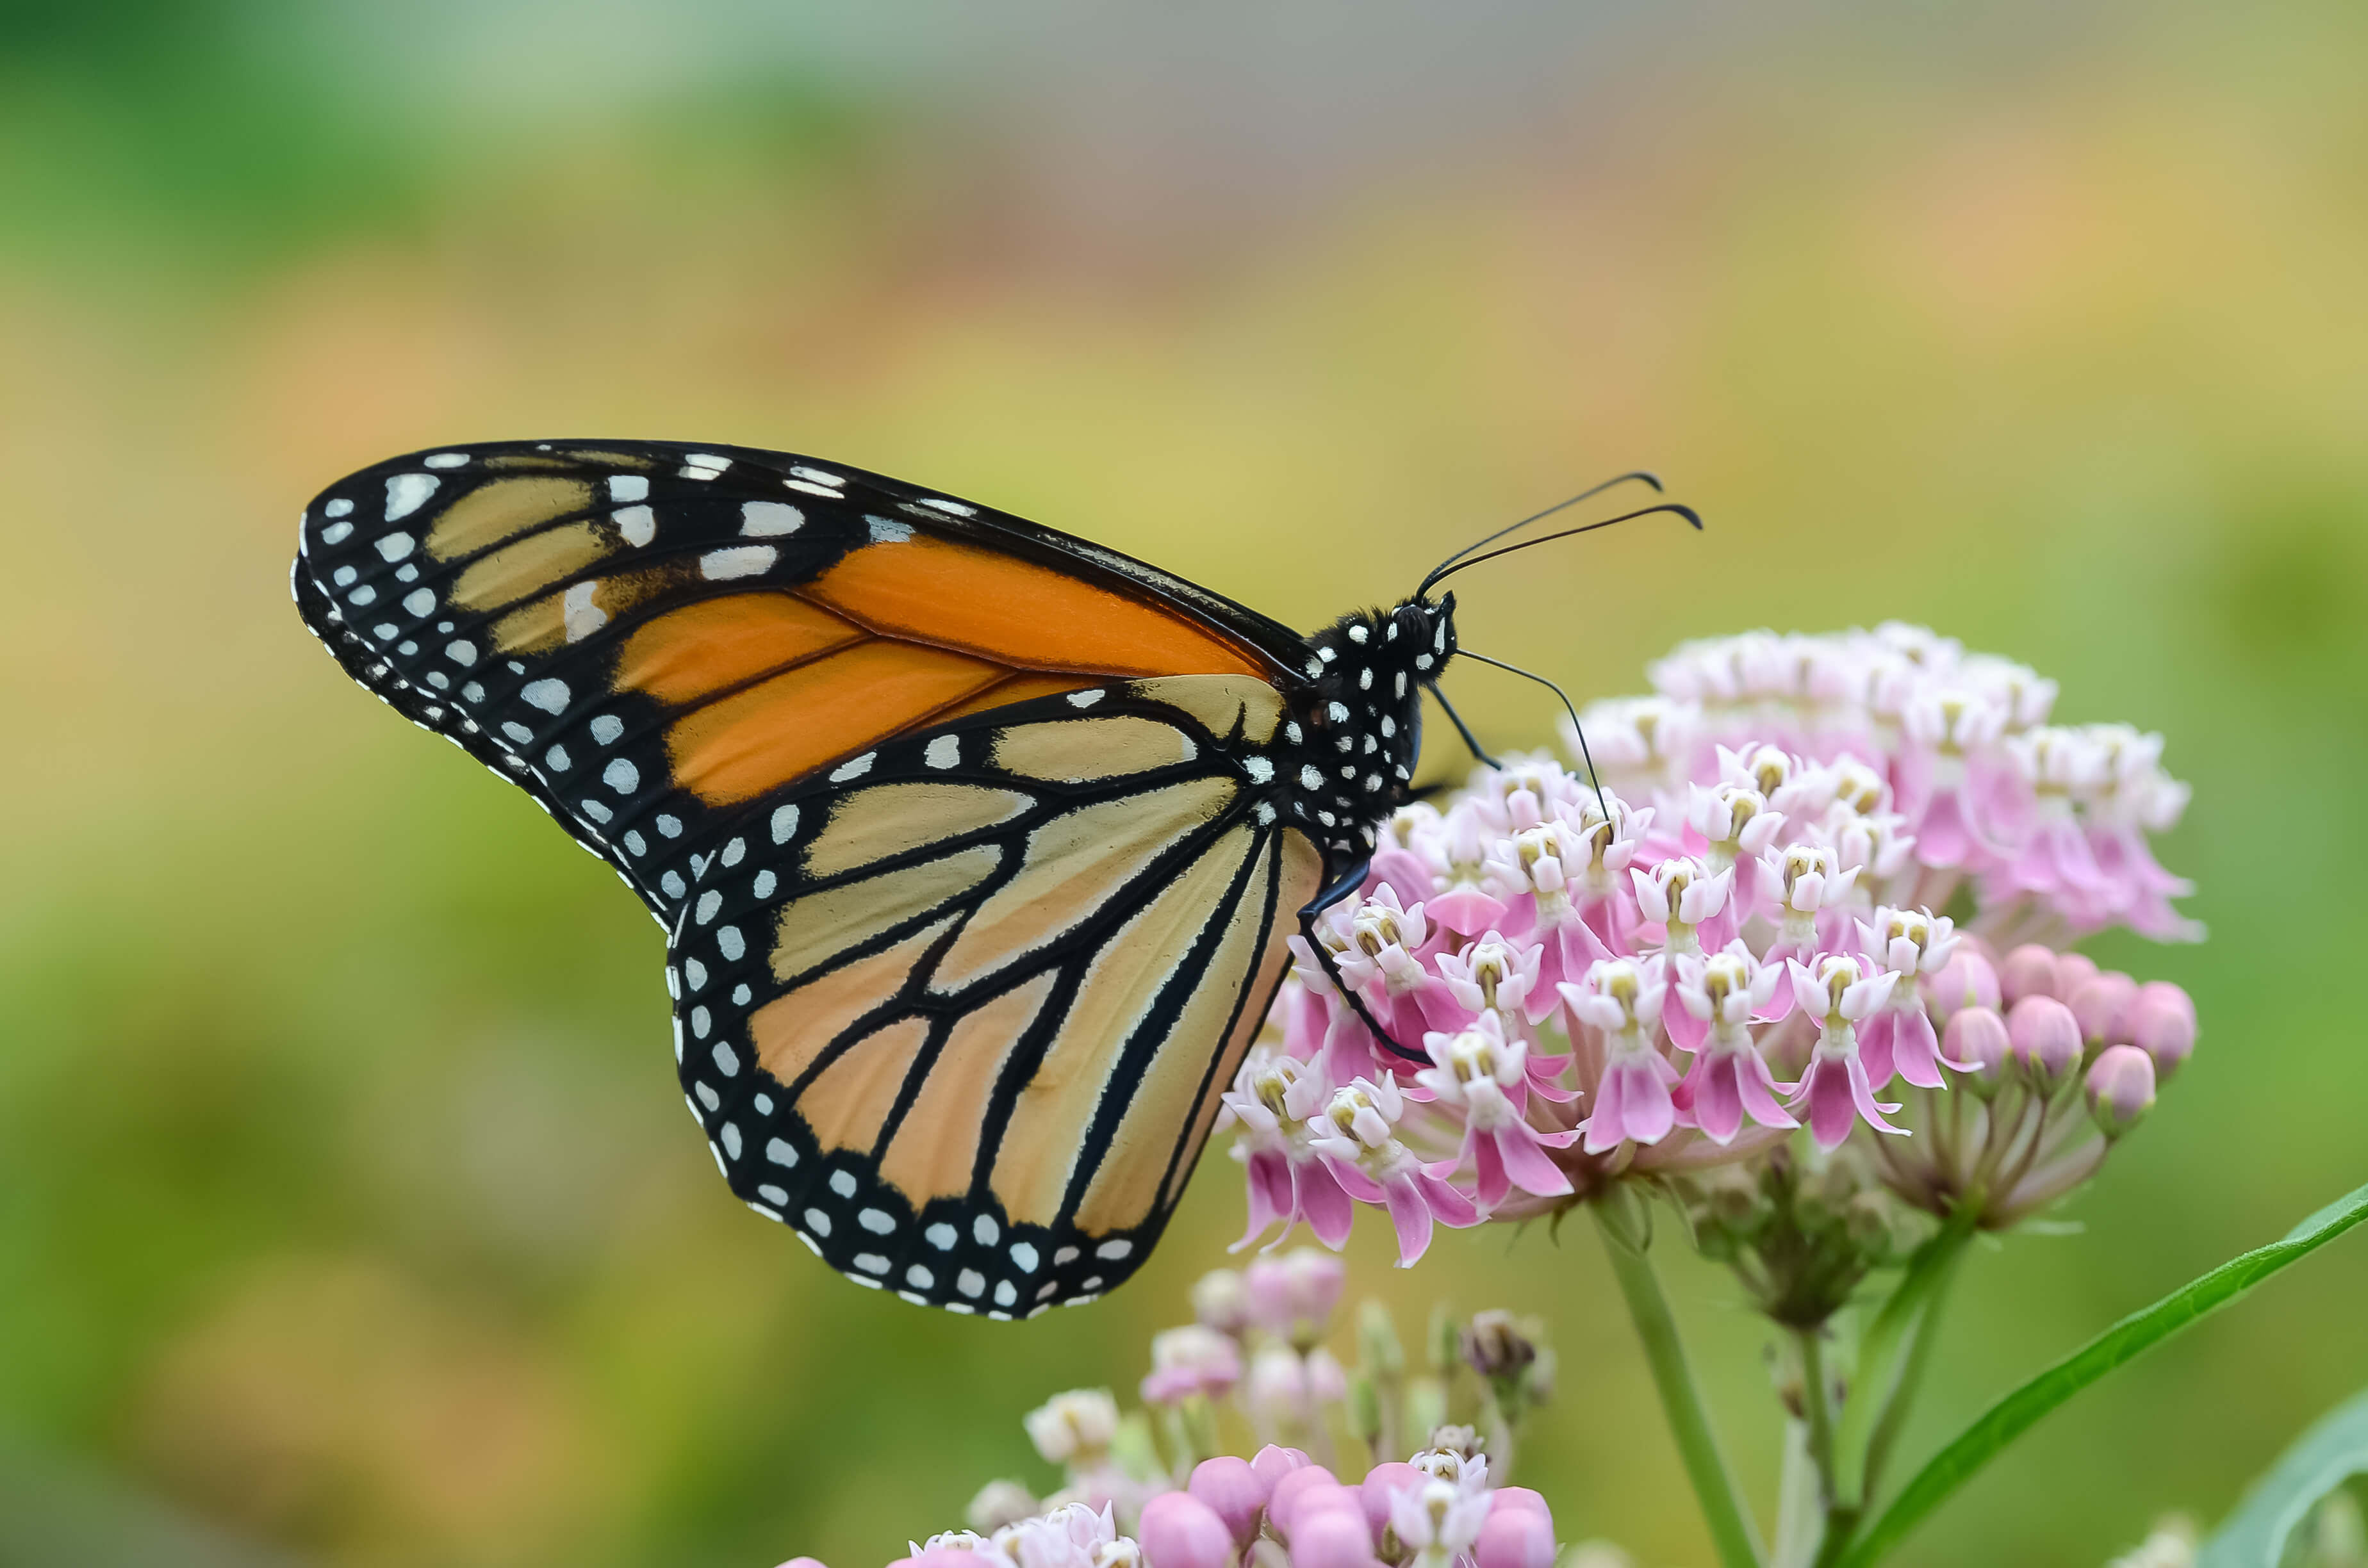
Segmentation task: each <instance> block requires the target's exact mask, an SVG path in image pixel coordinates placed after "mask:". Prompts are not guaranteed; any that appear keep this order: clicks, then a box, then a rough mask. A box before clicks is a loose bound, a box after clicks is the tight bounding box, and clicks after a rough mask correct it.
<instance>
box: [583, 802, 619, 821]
mask: <svg viewBox="0 0 2368 1568" xmlns="http://www.w3.org/2000/svg"><path fill="white" fill-rule="evenodd" d="M575 809H576V810H577V811H579V812H583V813H584V814H585V815H586V816H587V817H590V818H591V819H592V820H593V821H594V822H597V823H600V824H604V825H605V824H607V823H608V821H609V818H610V817H613V816H615V815H616V814H617V813H616V812H612V811H610V810H609V808H608V807H606V806H604V805H602V804H601V803H600V802H599V801H579V802H578V803H577V805H576V808H575Z"/></svg>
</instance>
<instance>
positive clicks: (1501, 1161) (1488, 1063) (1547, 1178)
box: [1415, 1013, 1577, 1209]
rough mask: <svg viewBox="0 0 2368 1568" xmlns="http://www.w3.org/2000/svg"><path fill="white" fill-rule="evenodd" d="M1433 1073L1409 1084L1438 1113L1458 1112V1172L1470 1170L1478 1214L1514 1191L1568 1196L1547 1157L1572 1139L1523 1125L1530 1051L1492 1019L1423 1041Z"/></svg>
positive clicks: (1566, 1182) (1424, 1072)
mask: <svg viewBox="0 0 2368 1568" xmlns="http://www.w3.org/2000/svg"><path fill="white" fill-rule="evenodd" d="M1422 1043H1423V1049H1425V1050H1426V1051H1429V1052H1430V1060H1431V1063H1432V1064H1431V1065H1430V1066H1429V1067H1426V1068H1424V1069H1422V1070H1421V1071H1420V1072H1418V1073H1417V1074H1415V1081H1416V1082H1417V1083H1418V1084H1420V1085H1422V1086H1423V1087H1424V1088H1426V1089H1429V1091H1430V1092H1431V1096H1432V1100H1433V1103H1434V1104H1436V1105H1437V1106H1439V1107H1440V1108H1442V1109H1448V1110H1451V1111H1460V1112H1461V1113H1462V1115H1463V1148H1462V1149H1460V1150H1459V1151H1457V1153H1456V1164H1455V1165H1454V1166H1452V1167H1450V1168H1460V1167H1461V1165H1462V1164H1463V1161H1465V1160H1470V1161H1472V1162H1473V1168H1474V1176H1476V1178H1477V1180H1476V1191H1477V1196H1478V1198H1479V1200H1480V1207H1481V1208H1483V1209H1494V1208H1496V1207H1497V1205H1498V1204H1499V1203H1502V1202H1503V1201H1504V1200H1505V1195H1506V1194H1507V1193H1508V1192H1509V1191H1511V1190H1512V1189H1513V1188H1514V1187H1520V1189H1521V1190H1522V1191H1523V1192H1527V1193H1531V1194H1533V1195H1534V1196H1536V1197H1539V1198H1554V1197H1559V1196H1560V1195H1561V1194H1563V1193H1566V1192H1568V1191H1569V1190H1570V1177H1568V1176H1565V1175H1564V1174H1563V1173H1562V1169H1561V1167H1560V1166H1558V1165H1555V1164H1554V1162H1553V1161H1552V1160H1550V1159H1548V1158H1547V1157H1546V1154H1545V1151H1546V1150H1547V1149H1561V1148H1565V1147H1567V1146H1568V1145H1569V1144H1570V1142H1572V1140H1573V1139H1574V1138H1575V1137H1577V1133H1576V1132H1541V1131H1538V1130H1537V1129H1536V1128H1534V1127H1531V1125H1530V1124H1529V1121H1528V1119H1527V1117H1526V1114H1525V1112H1526V1110H1527V1108H1528V1101H1529V1076H1530V1073H1529V1047H1528V1046H1527V1045H1526V1044H1525V1043H1524V1042H1523V1041H1521V1040H1515V1039H1508V1038H1507V1037H1506V1034H1505V1027H1504V1025H1503V1023H1502V1022H1500V1021H1499V1019H1498V1017H1497V1015H1496V1014H1494V1013H1483V1014H1481V1015H1480V1017H1477V1018H1476V1019H1474V1021H1473V1024H1472V1027H1471V1028H1467V1029H1462V1030H1459V1031H1458V1032H1456V1033H1454V1034H1452V1035H1451V1034H1431V1035H1426V1036H1424V1037H1423V1042H1422Z"/></svg>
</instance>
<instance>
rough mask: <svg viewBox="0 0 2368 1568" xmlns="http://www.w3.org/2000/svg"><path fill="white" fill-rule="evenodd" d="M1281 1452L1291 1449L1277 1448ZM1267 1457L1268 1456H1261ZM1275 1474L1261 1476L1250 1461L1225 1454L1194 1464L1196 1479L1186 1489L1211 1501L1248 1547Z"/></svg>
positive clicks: (1241, 1544)
mask: <svg viewBox="0 0 2368 1568" xmlns="http://www.w3.org/2000/svg"><path fill="white" fill-rule="evenodd" d="M1273 1451H1274V1452H1277V1453H1286V1452H1290V1451H1291V1450H1289V1449H1275V1450H1273ZM1259 1457H1260V1458H1264V1457H1265V1456H1264V1455H1260V1456H1259ZM1275 1479H1276V1478H1275V1477H1274V1476H1271V1475H1260V1474H1259V1473H1258V1471H1256V1470H1254V1469H1252V1468H1251V1465H1250V1461H1249V1460H1244V1459H1236V1458H1235V1457H1234V1456H1233V1455H1231V1454H1221V1455H1219V1456H1218V1457H1217V1458H1215V1459H1212V1460H1201V1462H1200V1463H1199V1464H1197V1465H1194V1466H1193V1467H1192V1479H1191V1480H1190V1482H1188V1483H1186V1490H1188V1491H1190V1493H1191V1494H1192V1495H1193V1496H1195V1497H1197V1498H1199V1499H1200V1500H1201V1502H1203V1503H1205V1504H1207V1505H1208V1506H1209V1507H1210V1508H1211V1509H1212V1511H1213V1512H1214V1513H1215V1514H1216V1516H1217V1517H1219V1518H1220V1519H1223V1520H1224V1522H1225V1528H1226V1530H1227V1531H1228V1532H1229V1533H1231V1535H1232V1536H1233V1538H1234V1545H1235V1547H1245V1546H1247V1545H1248V1544H1249V1543H1250V1541H1251V1540H1252V1539H1253V1538H1254V1537H1256V1536H1257V1534H1258V1519H1259V1517H1260V1516H1261V1515H1263V1514H1264V1513H1265V1512H1266V1500H1267V1498H1268V1496H1269V1494H1272V1492H1273V1491H1274V1483H1275Z"/></svg>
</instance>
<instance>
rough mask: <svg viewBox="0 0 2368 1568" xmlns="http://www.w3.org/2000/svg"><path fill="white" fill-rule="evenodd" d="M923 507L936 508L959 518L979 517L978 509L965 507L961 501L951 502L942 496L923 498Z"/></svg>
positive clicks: (926, 496)
mask: <svg viewBox="0 0 2368 1568" xmlns="http://www.w3.org/2000/svg"><path fill="white" fill-rule="evenodd" d="M921 505H922V506H935V507H936V508H937V509H938V510H939V511H940V512H951V513H952V514H953V515H954V516H955V517H976V516H978V508H977V507H975V506H963V505H962V503H961V502H959V501H949V500H947V499H945V498H944V497H943V496H941V495H925V496H923V497H922V498H921Z"/></svg>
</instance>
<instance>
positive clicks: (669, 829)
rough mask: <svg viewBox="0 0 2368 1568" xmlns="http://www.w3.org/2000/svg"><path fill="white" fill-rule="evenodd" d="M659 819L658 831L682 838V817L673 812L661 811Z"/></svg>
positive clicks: (670, 836)
mask: <svg viewBox="0 0 2368 1568" xmlns="http://www.w3.org/2000/svg"><path fill="white" fill-rule="evenodd" d="M657 820H658V831H659V832H660V833H663V834H665V835H666V836H667V837H668V838H680V837H681V836H682V819H681V818H680V817H678V816H675V815H673V814H672V813H671V812H659V813H658V819H657Z"/></svg>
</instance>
